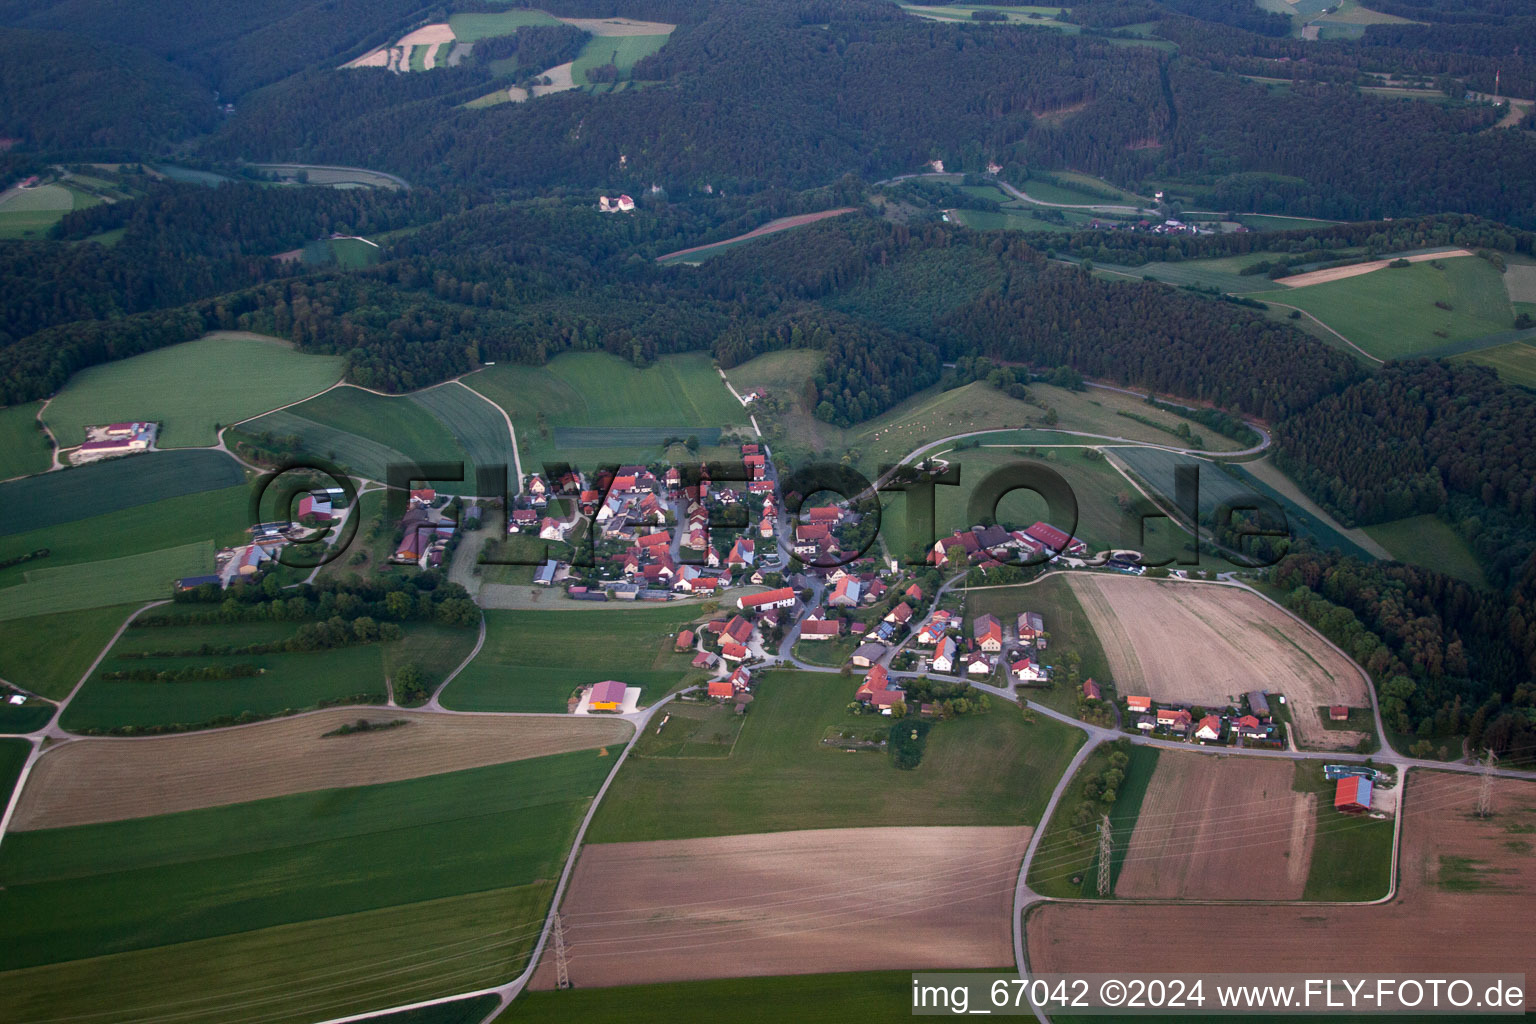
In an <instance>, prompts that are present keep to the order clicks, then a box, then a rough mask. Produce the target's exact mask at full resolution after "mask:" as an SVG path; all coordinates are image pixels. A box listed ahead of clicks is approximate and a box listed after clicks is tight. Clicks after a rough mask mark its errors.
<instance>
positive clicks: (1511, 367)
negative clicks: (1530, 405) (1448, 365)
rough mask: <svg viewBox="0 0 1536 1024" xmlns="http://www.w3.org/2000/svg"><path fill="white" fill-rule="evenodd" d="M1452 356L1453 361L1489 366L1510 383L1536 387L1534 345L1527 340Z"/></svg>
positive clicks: (1535, 354) (1535, 346)
mask: <svg viewBox="0 0 1536 1024" xmlns="http://www.w3.org/2000/svg"><path fill="white" fill-rule="evenodd" d="M1454 358H1455V361H1465V362H1471V363H1482V364H1483V365H1484V366H1491V367H1493V369H1494V370H1495V371H1496V372H1497V373H1498V375H1499V377H1500V378H1502V379H1503V380H1505V381H1507V382H1508V383H1510V384H1519V385H1520V386H1521V387H1527V388H1536V345H1533V344H1531V343H1530V342H1528V341H1512V342H1510V343H1509V344H1507V345H1497V346H1495V347H1493V348H1485V349H1479V350H1478V351H1476V352H1469V353H1467V354H1466V355H1463V356H1456V357H1454Z"/></svg>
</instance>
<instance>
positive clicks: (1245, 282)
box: [1093, 252, 1274, 295]
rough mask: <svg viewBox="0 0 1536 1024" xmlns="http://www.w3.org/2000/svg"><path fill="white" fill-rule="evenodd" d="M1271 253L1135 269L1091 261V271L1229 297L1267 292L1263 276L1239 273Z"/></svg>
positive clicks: (1269, 286)
mask: <svg viewBox="0 0 1536 1024" xmlns="http://www.w3.org/2000/svg"><path fill="white" fill-rule="evenodd" d="M1273 256H1274V254H1273V253H1261V252H1255V253H1245V254H1243V255H1242V256H1219V257H1216V258H1214V259H1208V260H1184V261H1181V262H1178V263H1160V262H1153V263H1145V264H1143V265H1141V266H1139V267H1131V266H1118V265H1116V264H1112V263H1100V262H1098V261H1097V260H1095V261H1094V264H1093V266H1094V269H1095V270H1102V271H1108V272H1110V273H1112V274H1114V275H1115V276H1117V277H1121V276H1123V277H1132V278H1135V279H1136V280H1138V281H1139V280H1141V279H1142V278H1144V277H1150V278H1153V279H1155V280H1158V281H1162V282H1164V283H1165V284H1171V285H1178V286H1183V285H1186V284H1193V285H1199V286H1201V287H1203V288H1217V289H1219V290H1221V291H1223V292H1229V293H1231V294H1233V295H1244V294H1247V293H1249V292H1262V291H1269V290H1271V289H1273V288H1274V283H1273V282H1272V281H1271V280H1270V279H1269V278H1268V277H1266V276H1265V275H1263V274H1242V273H1239V271H1241V270H1242V269H1243V268H1244V267H1247V266H1250V265H1251V264H1254V263H1261V262H1263V261H1264V260H1265V259H1271V258H1273Z"/></svg>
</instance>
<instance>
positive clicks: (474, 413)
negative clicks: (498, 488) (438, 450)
mask: <svg viewBox="0 0 1536 1024" xmlns="http://www.w3.org/2000/svg"><path fill="white" fill-rule="evenodd" d="M410 399H411V401H412V402H415V403H416V404H417V405H419V406H421V407H422V408H423V409H425V410H427V412H429V413H431V414H432V415H433V416H435V417H436V418H437V419H438V420H439V421H441V422H442V424H443V425H444V426H446V427H447V428H448V430H449V432H450V433H452V435H453V436H454V438H455V439H456V440H458V442H459V443H460V444H462V445H463V446H464V450H465V452H466V453H467V454H468V455H469V465H466V466H465V467H464V481H465V486H466V488H468V489H469V490H471V491H473V490H475V488H474V487H473V486H471V485H473V484H474V483H475V480H476V470H478V469H479V468H481V467H494V466H502V467H505V468H506V470H507V483H508V486H509V487H513V488H516V487H518V486H520V484H519V481H518V480H517V469H516V468H515V464H514V461H513V459H512V432H511V431H510V430H509V429H508V427H507V418H506V416H505V415H503V414H502V411H501V410H500V409H498V408H497V407H496V406H495V405H494V404H492V403H491V402H490V401H488V400H487V399H486V398H485V396H484V395H482V394H480V393H479V392H477V391H471V390H470V389H469V388H467V387H465V386H464V385H462V384H460V383H458V382H456V381H450V382H448V383H447V384H439V385H438V386H437V387H435V388H427V389H426V390H425V391H417V392H415V393H414V394H412V395H411V396H410Z"/></svg>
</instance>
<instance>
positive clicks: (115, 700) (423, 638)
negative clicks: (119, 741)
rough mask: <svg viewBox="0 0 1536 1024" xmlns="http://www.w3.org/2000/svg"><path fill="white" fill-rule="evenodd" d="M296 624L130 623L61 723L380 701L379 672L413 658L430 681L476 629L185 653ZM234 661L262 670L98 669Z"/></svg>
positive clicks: (147, 724)
mask: <svg viewBox="0 0 1536 1024" xmlns="http://www.w3.org/2000/svg"><path fill="white" fill-rule="evenodd" d="M177 607H178V608H179V607H182V606H177ZM187 607H198V606H187ZM298 625H299V624H298V623H293V622H242V623H232V624H220V625H206V626H205V625H193V624H178V625H173V626H152V627H137V628H132V629H129V630H128V631H126V632H125V633H124V634H123V636H122V638H121V639H120V640H119V641H118V642H117V644H116V645H114V646H113V648H112V650H111V651H110V652H109V653H108V655H107V657H106V658H105V659H103V660H102V663H101V665H100V667H99V668H98V669H97V672H96V674H95V675H94V676H93V677H92V678H91V679H90V680H89V681H88V682H87V683H86V685H85V687H84V688H83V689H82V690H81V691H80V693H79V694H78V695H77V696H76V698H75V700H74V701H73V702H71V704H70V706H69V708H68V709H67V710H66V711H65V715H64V726H65V728H68V729H72V730H75V731H80V732H112V731H117V732H135V731H144V730H149V731H154V730H157V729H168V730H172V731H176V730H181V729H188V728H199V727H206V726H209V725H215V724H230V721H231V720H234V719H240V718H242V717H244V718H253V717H254V718H267V717H273V716H277V715H285V714H292V713H293V712H295V711H301V710H305V709H307V708H314V707H320V706H324V705H327V704H336V703H354V702H355V703H365V704H381V703H383V702H384V698H385V684H384V679H385V675H386V672H387V671H388V670H389V669H390V668H391V667H392V666H394V665H397V664H400V663H401V662H403V661H405V660H414V661H418V662H419V664H420V665H421V668H422V669H423V671H424V672H425V673H426V675H427V681H428V683H429V684H435V683H437V682H439V681H441V680H442V678H443V677H444V676H445V675H446V674H447V673H448V672H451V671H452V670H453V668H454V667H455V666H457V665H458V664H459V662H460V661H462V660H463V659H464V657H465V656H466V655H468V654H469V652H470V650H471V649H473V647H474V643H475V638H476V631H475V630H473V629H459V628H452V627H447V626H438V625H433V624H428V623H405V624H404V629H405V636H404V638H403V639H401V640H398V641H393V642H391V643H375V644H360V645H357V646H352V647H341V648H332V649H328V650H319V651H294V652H287V651H280V652H277V653H269V654H210V655H197V654H191V653H184V652H192V651H196V650H198V649H200V648H201V647H202V645H204V644H214V645H229V646H231V647H235V648H239V647H244V646H247V645H250V644H270V643H274V642H278V641H281V640H284V639H286V638H287V637H288V636H290V635H292V633H293V632H294V630H295V629H297V627H298ZM150 655H153V656H150ZM235 665H254V666H255V667H256V668H257V669H259V672H260V674H258V675H256V676H242V677H236V678H231V679H194V680H185V681H181V682H164V683H162V682H144V681H138V680H108V679H103V678H102V677H101V676H102V674H103V673H107V672H117V671H130V670H133V669H152V670H157V671H158V670H177V669H181V668H199V667H204V666H208V667H218V666H235Z"/></svg>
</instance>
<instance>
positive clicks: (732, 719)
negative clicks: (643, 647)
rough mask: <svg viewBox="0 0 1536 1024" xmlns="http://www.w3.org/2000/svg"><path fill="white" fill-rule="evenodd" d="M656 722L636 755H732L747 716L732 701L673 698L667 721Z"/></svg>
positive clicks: (689, 756)
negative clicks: (734, 706)
mask: <svg viewBox="0 0 1536 1024" xmlns="http://www.w3.org/2000/svg"><path fill="white" fill-rule="evenodd" d="M655 722H656V725H655V727H654V728H647V729H646V730H645V732H644V733H642V734H641V736H640V739H639V741H638V742H637V743H636V744H635V756H636V757H682V758H699V757H707V758H717V757H729V756H730V755H731V751H733V750H734V749H736V740H737V739H738V738H740V736H741V727H742V726H743V725H744V724H746V718H745V716H743V715H738V714H737V713H736V709H735V708H733V707H732V706H731V705H730V703H729V702H728V701H717V700H711V701H708V702H705V703H698V704H695V703H692V702H688V703H684V702H682V701H673V702H672V703H671V704H668V705H667V708H666V715H665V724H662V723H663V720H662V719H661V718H658V719H656V720H655Z"/></svg>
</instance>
